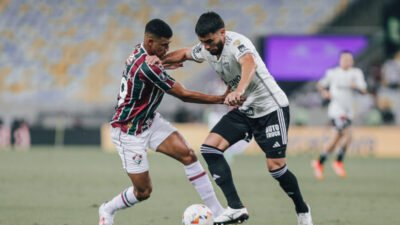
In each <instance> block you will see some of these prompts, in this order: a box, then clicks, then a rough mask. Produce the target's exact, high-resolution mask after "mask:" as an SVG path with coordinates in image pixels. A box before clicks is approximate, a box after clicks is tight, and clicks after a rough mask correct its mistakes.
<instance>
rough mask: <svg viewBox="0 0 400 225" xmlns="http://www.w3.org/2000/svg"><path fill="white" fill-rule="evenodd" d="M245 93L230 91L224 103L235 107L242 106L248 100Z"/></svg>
mask: <svg viewBox="0 0 400 225" xmlns="http://www.w3.org/2000/svg"><path fill="white" fill-rule="evenodd" d="M243 94H244V92H239V91H233V92H230V93H229V94H228V95H227V96H226V98H225V101H224V104H225V105H229V106H233V107H237V106H241V105H242V104H243V102H244V101H245V100H246V98H245V97H244V96H243Z"/></svg>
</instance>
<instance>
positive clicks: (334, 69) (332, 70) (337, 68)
mask: <svg viewBox="0 0 400 225" xmlns="http://www.w3.org/2000/svg"><path fill="white" fill-rule="evenodd" d="M340 71H341V70H340V67H331V68H328V69H327V70H326V74H333V73H338V72H340Z"/></svg>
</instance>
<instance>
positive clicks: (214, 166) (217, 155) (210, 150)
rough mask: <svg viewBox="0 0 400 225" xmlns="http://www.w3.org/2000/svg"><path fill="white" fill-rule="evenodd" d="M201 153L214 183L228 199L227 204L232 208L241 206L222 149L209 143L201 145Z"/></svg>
mask: <svg viewBox="0 0 400 225" xmlns="http://www.w3.org/2000/svg"><path fill="white" fill-rule="evenodd" d="M200 149H201V154H202V155H203V157H204V159H205V161H206V162H207V165H208V169H209V170H210V172H211V176H212V177H213V179H214V180H215V183H217V185H218V186H219V187H220V188H221V190H222V192H223V193H224V195H225V198H226V199H227V201H228V206H229V207H231V208H233V209H241V208H243V207H244V206H243V204H242V202H241V201H240V198H239V195H238V193H237V191H236V188H235V185H234V183H233V179H232V173H231V168H230V167H229V165H228V163H227V162H226V160H225V158H224V154H223V152H222V151H220V150H218V149H217V148H214V147H212V146H209V145H204V144H203V145H202V146H201V148H200Z"/></svg>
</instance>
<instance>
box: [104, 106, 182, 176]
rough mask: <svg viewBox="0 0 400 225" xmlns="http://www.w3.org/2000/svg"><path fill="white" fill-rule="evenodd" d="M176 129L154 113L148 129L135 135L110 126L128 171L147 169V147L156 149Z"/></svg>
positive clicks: (140, 171)
mask: <svg viewBox="0 0 400 225" xmlns="http://www.w3.org/2000/svg"><path fill="white" fill-rule="evenodd" d="M176 130H177V129H176V128H175V127H173V126H172V125H171V124H170V123H169V122H168V121H166V120H165V119H164V118H162V117H161V115H160V114H159V113H156V116H155V117H154V120H153V123H152V125H151V126H150V128H149V129H147V130H146V131H144V132H143V133H141V134H139V135H137V136H135V135H130V134H127V133H124V132H122V131H121V129H120V128H119V127H117V128H111V138H112V141H113V143H114V145H115V147H116V148H117V150H118V153H119V156H120V157H121V160H122V166H123V168H124V169H125V170H126V172H128V173H132V174H136V173H143V172H146V171H148V170H149V162H148V160H147V149H148V148H149V149H151V150H153V151H156V150H157V148H158V146H159V145H160V144H161V143H162V142H163V141H164V140H165V139H166V138H167V137H168V136H169V135H171V134H172V133H173V132H174V131H176Z"/></svg>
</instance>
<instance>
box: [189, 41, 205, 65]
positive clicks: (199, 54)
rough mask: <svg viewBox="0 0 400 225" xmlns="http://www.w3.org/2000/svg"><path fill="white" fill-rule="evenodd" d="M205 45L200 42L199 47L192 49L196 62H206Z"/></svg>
mask: <svg viewBox="0 0 400 225" xmlns="http://www.w3.org/2000/svg"><path fill="white" fill-rule="evenodd" d="M203 51H204V50H203V44H201V42H199V43H198V44H197V45H195V46H193V47H192V52H191V54H192V58H193V60H194V61H196V62H204V60H205V57H204V55H203Z"/></svg>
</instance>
